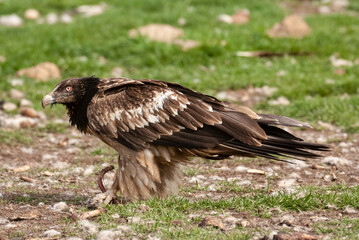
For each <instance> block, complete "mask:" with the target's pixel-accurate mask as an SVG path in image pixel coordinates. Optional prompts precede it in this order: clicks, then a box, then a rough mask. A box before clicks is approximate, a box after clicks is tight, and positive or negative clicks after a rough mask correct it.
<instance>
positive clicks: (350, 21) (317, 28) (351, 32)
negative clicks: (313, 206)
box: [0, 0, 359, 132]
mask: <svg viewBox="0 0 359 240" xmlns="http://www.w3.org/2000/svg"><path fill="white" fill-rule="evenodd" d="M99 2H100V1H98V0H91V1H86V3H85V2H84V1H81V0H76V1H67V0H66V1H57V0H46V1H45V0H37V1H35V0H31V1H26V3H25V2H23V1H21V0H4V1H3V2H1V3H0V15H4V14H10V13H17V14H19V15H23V12H24V11H25V10H26V9H27V8H31V7H35V6H36V8H37V9H38V10H39V11H40V13H41V14H42V15H43V16H45V15H46V14H48V13H50V12H55V13H58V14H61V13H63V12H66V11H69V10H73V9H75V8H76V7H77V6H79V5H81V4H84V3H85V4H97V3H99ZM280 2H281V1H272V0H263V1H251V0H245V1H240V2H238V1H236V0H229V1H226V4H223V3H222V2H221V1H218V0H215V1H206V0H196V1H194V0H188V1H166V0H149V1H140V0H131V1H130V0H126V1H121V4H119V3H118V1H117V0H107V1H106V3H107V4H108V7H107V9H106V12H105V13H104V14H101V15H98V16H94V17H91V18H83V17H81V16H74V22H73V23H71V24H63V23H57V24H54V25H47V24H37V23H36V22H34V21H30V20H25V22H24V26H23V27H20V28H8V27H0V36H3V37H0V45H1V46H2V48H1V49H0V55H3V56H5V57H6V58H7V61H6V62H4V63H0V77H1V78H2V79H4V81H1V82H0V88H1V89H2V90H3V92H2V93H1V94H0V96H1V97H3V98H5V99H8V94H6V93H7V91H9V90H10V89H11V86H10V83H9V81H7V80H8V79H11V78H13V77H14V75H15V73H16V71H17V70H19V69H21V68H25V67H30V66H33V65H35V64H38V63H39V62H43V61H51V62H54V63H56V64H58V65H59V67H60V68H61V70H62V77H63V78H67V77H74V76H90V75H96V76H99V77H109V76H111V69H112V68H113V67H117V66H120V67H122V68H123V69H124V76H127V77H131V78H153V79H161V80H166V81H171V82H177V83H180V84H184V85H186V86H187V87H190V88H194V89H195V90H199V91H203V92H205V93H208V94H215V93H216V91H218V90H225V89H238V88H243V87H247V86H249V85H253V86H255V87H260V86H263V85H269V86H272V87H277V88H278V92H277V93H276V95H275V96H273V98H275V97H278V96H280V95H284V96H286V97H287V98H288V99H289V100H290V101H291V104H290V105H288V106H283V107H275V106H270V105H266V104H263V105H259V106H258V107H257V109H259V110H260V111H266V112H269V113H277V114H286V115H289V116H292V117H297V118H300V119H303V120H306V121H310V122H316V121H317V120H322V121H327V122H331V123H334V124H336V125H338V126H343V127H344V128H345V129H347V130H350V131H352V132H358V130H359V129H358V127H356V126H357V125H355V124H356V123H357V119H358V112H359V111H358V89H359V81H357V79H358V77H359V70H358V67H357V66H353V67H345V69H346V71H345V73H344V74H343V75H336V74H335V73H334V70H335V69H334V67H333V66H332V65H331V63H330V61H329V57H330V56H331V55H332V54H334V53H339V55H340V57H342V58H345V59H348V60H351V61H354V60H355V59H356V58H358V56H359V48H356V47H354V46H357V45H359V39H358V37H357V36H358V35H359V28H358V27H357V26H358V25H359V19H358V18H357V17H355V16H351V15H348V14H331V15H309V16H307V17H306V21H307V22H308V25H309V26H310V27H311V30H312V31H311V34H310V35H309V36H306V37H304V38H303V39H290V38H283V39H281V38H278V39H271V38H269V37H268V36H267V35H266V30H267V29H269V28H271V27H272V26H273V25H274V24H275V23H276V22H278V21H280V20H281V19H283V17H284V16H285V14H286V10H285V9H283V8H282V7H281V6H280V5H279V3H280ZM241 8H246V9H248V10H250V12H251V16H250V21H249V22H248V23H246V24H244V25H241V26H238V25H231V24H225V23H222V22H220V21H218V19H217V17H218V15H220V14H223V13H226V14H233V13H234V12H235V11H236V10H237V9H241ZM349 8H350V9H351V10H352V11H357V10H358V4H357V2H356V1H351V2H350V5H349ZM138 16H141V17H138ZM179 18H185V19H186V20H187V23H186V24H185V25H184V26H182V28H183V30H184V33H185V35H184V38H185V39H194V40H197V41H199V42H201V46H200V47H197V48H195V49H191V50H189V51H186V52H183V51H182V50H181V48H180V47H179V46H175V45H170V44H163V43H158V42H153V41H150V40H148V39H147V38H145V37H143V38H137V39H133V38H129V37H128V31H129V30H130V29H133V28H137V27H139V26H142V25H145V24H149V23H165V24H171V25H174V26H178V23H177V22H178V19H179ZM224 41H225V42H226V44H225V45H223V44H222V43H223V42H224ZM29 46H30V47H29ZM19 49H21V51H19ZM255 50H264V51H273V52H278V53H310V54H309V55H307V56H290V57H283V58H281V57H276V58H268V59H263V58H241V57H237V56H236V52H237V51H255ZM100 56H101V57H105V58H106V59H107V62H106V63H105V64H102V63H100V61H99V57H100ZM293 60H294V62H295V63H294V64H293ZM268 62H270V66H269V64H268ZM203 66H205V67H207V68H212V69H214V70H213V71H207V70H203V69H204V68H203ZM280 70H284V71H286V73H287V74H286V75H285V76H282V77H278V76H277V75H276V74H277V72H278V71H280ZM195 79H196V81H194V80H195ZM326 79H332V80H334V84H327V83H326V82H325V80H326ZM59 80H60V79H55V80H51V81H49V82H36V81H34V80H32V79H25V82H24V85H23V86H19V87H16V88H18V89H19V90H22V91H24V92H25V93H26V97H27V98H29V99H30V100H32V101H33V103H34V107H35V108H36V109H38V110H39V109H41V99H42V97H43V95H44V94H46V93H48V92H49V91H51V90H52V89H53V87H54V86H55V84H56V82H58V81H59ZM343 95H347V98H345V99H342V96H343ZM64 113H65V110H64V108H63V107H54V109H52V110H51V111H48V110H46V114H47V115H49V116H50V115H51V116H55V117H59V116H63V115H64Z"/></svg>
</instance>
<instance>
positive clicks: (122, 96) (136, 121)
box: [87, 79, 266, 150]
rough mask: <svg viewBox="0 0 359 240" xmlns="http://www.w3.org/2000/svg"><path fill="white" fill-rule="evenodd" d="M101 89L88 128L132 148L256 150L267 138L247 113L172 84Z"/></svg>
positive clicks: (117, 84)
mask: <svg viewBox="0 0 359 240" xmlns="http://www.w3.org/2000/svg"><path fill="white" fill-rule="evenodd" d="M101 86H102V87H100V88H99V93H98V94H97V95H96V97H94V98H93V100H92V101H91V103H90V104H89V106H88V111H87V117H88V120H89V124H90V126H91V127H92V128H93V129H94V130H95V131H96V132H98V133H101V134H105V136H106V137H107V138H109V139H112V140H114V141H117V142H119V143H121V144H123V145H125V146H127V147H129V148H131V149H134V150H141V149H145V148H147V147H148V146H149V144H151V143H154V144H160V145H166V146H174V147H179V148H189V149H194V148H210V147H213V146H215V145H216V144H220V143H222V142H223V141H227V140H229V139H232V138H234V139H237V140H239V141H241V142H243V143H245V144H249V145H254V146H260V144H261V140H263V139H266V135H265V132H264V131H263V129H262V128H261V127H260V126H259V125H258V123H257V122H256V121H255V120H254V119H252V118H251V117H250V116H249V115H247V114H246V113H241V112H236V111H234V110H233V109H232V110H231V109H230V108H229V107H228V105H226V104H225V103H223V104H222V103H221V102H220V101H218V100H217V99H215V98H213V97H210V96H207V95H204V94H200V93H197V92H194V91H192V90H189V89H186V88H183V87H180V86H179V85H176V84H169V83H165V82H160V81H155V80H153V81H150V80H131V79H122V80H121V79H107V80H105V81H104V83H102V85H101ZM207 126H211V128H209V127H207ZM102 137H103V136H102Z"/></svg>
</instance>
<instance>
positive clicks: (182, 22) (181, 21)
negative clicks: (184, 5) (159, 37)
mask: <svg viewBox="0 0 359 240" xmlns="http://www.w3.org/2000/svg"><path fill="white" fill-rule="evenodd" d="M177 23H178V25H180V26H183V25H185V24H186V23H187V21H186V19H185V18H179V19H178V21H177Z"/></svg>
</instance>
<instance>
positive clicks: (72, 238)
mask: <svg viewBox="0 0 359 240" xmlns="http://www.w3.org/2000/svg"><path fill="white" fill-rule="evenodd" d="M66 240H82V238H79V237H68V238H66Z"/></svg>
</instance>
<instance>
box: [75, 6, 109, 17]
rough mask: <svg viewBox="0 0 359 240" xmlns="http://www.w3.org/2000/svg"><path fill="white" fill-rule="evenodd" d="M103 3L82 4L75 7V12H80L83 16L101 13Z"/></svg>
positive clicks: (104, 7) (103, 8) (103, 9)
mask: <svg viewBox="0 0 359 240" xmlns="http://www.w3.org/2000/svg"><path fill="white" fill-rule="evenodd" d="M106 6H107V5H106V4H105V3H100V4H98V5H82V6H79V7H77V8H76V12H78V13H80V14H82V15H83V16H84V17H92V16H96V15H99V14H102V13H103V12H104V11H105V9H106Z"/></svg>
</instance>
